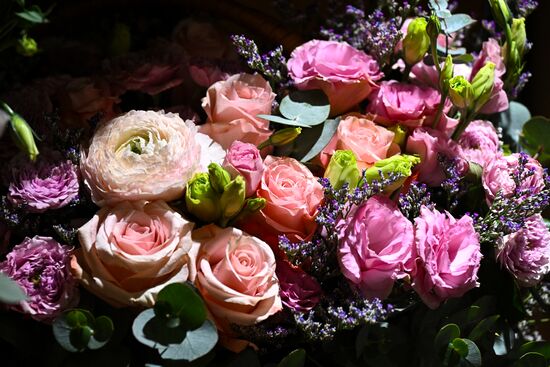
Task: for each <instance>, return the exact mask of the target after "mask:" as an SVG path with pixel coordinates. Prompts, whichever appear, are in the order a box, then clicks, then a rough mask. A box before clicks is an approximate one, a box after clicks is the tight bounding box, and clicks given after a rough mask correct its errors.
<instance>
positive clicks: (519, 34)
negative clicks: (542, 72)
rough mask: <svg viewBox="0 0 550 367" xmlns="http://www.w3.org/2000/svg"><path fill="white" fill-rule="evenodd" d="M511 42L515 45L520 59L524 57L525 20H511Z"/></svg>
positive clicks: (525, 42) (525, 40)
mask: <svg viewBox="0 0 550 367" xmlns="http://www.w3.org/2000/svg"><path fill="white" fill-rule="evenodd" d="M512 40H513V41H514V42H515V44H516V47H517V49H518V53H519V55H520V57H523V55H525V45H526V44H527V33H526V31H525V18H515V19H513V20H512Z"/></svg>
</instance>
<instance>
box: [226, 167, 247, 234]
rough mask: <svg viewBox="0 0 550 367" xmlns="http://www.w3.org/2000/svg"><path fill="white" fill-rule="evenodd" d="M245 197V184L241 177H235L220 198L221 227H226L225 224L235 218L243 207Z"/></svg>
mask: <svg viewBox="0 0 550 367" xmlns="http://www.w3.org/2000/svg"><path fill="white" fill-rule="evenodd" d="M245 197H246V182H245V180H244V178H243V177H242V176H237V177H235V179H234V180H233V181H231V182H230V183H229V184H228V185H227V186H225V190H224V192H223V194H222V196H221V198H220V206H221V210H222V222H221V225H222V226H226V225H227V222H228V221H229V220H230V219H231V218H233V217H235V216H237V214H239V212H240V211H241V209H242V208H243V206H244V199H245Z"/></svg>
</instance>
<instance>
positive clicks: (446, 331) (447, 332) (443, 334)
mask: <svg viewBox="0 0 550 367" xmlns="http://www.w3.org/2000/svg"><path fill="white" fill-rule="evenodd" d="M459 337H460V328H459V327H458V325H456V324H447V325H445V326H443V327H442V328H441V329H440V330H439V332H438V333H437V334H436V336H435V339H434V347H435V349H436V351H438V352H439V351H442V350H446V349H447V346H448V345H449V343H450V342H451V341H452V340H454V339H456V338H459Z"/></svg>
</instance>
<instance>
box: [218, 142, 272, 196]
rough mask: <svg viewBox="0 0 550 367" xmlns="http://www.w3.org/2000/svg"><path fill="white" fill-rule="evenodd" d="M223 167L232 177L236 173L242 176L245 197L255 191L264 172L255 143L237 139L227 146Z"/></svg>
mask: <svg viewBox="0 0 550 367" xmlns="http://www.w3.org/2000/svg"><path fill="white" fill-rule="evenodd" d="M223 168H225V169H226V170H227V171H228V172H229V173H230V174H231V177H232V178H235V177H236V176H238V175H240V176H242V177H243V178H244V180H245V182H246V197H250V196H253V195H254V194H255V193H256V189H258V186H259V185H260V181H261V179H262V175H263V173H264V162H263V161H262V157H261V156H260V151H259V150H258V148H256V146H255V145H253V144H248V143H243V142H241V141H238V140H237V141H235V142H233V144H231V146H230V147H229V150H228V151H227V155H226V156H225V160H224V162H223Z"/></svg>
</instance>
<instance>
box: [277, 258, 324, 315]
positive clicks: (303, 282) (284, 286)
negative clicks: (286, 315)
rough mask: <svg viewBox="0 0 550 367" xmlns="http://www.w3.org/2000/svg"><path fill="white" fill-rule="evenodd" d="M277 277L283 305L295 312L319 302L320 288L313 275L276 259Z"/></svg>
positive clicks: (307, 309) (305, 309)
mask: <svg viewBox="0 0 550 367" xmlns="http://www.w3.org/2000/svg"><path fill="white" fill-rule="evenodd" d="M277 277H278V278H279V287H280V288H281V290H280V295H281V301H282V302H283V305H285V306H286V307H288V308H290V309H291V310H294V311H297V312H306V311H309V310H311V309H312V308H313V307H315V306H316V305H317V303H319V300H320V299H321V293H322V289H321V286H320V285H319V283H318V282H317V280H315V278H314V277H312V276H311V275H309V274H307V273H306V272H304V271H303V270H302V269H300V268H298V267H295V266H292V265H290V264H289V263H288V262H287V261H285V260H280V261H277Z"/></svg>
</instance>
